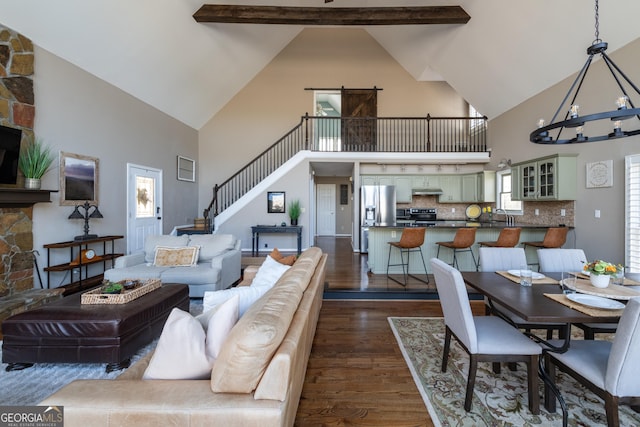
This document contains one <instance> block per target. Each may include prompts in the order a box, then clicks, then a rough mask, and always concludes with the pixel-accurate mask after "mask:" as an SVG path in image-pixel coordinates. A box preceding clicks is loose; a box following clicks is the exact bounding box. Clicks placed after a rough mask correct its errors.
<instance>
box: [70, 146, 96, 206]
mask: <svg viewBox="0 0 640 427" xmlns="http://www.w3.org/2000/svg"><path fill="white" fill-rule="evenodd" d="M98 177H99V161H98V158H97V157H90V156H83V155H80V154H72V153H65V152H63V151H61V152H60V205H61V206H75V205H79V204H82V203H84V202H89V203H90V204H93V205H97V204H98Z"/></svg>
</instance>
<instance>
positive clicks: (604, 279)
mask: <svg viewBox="0 0 640 427" xmlns="http://www.w3.org/2000/svg"><path fill="white" fill-rule="evenodd" d="M583 270H584V271H585V272H588V274H589V280H590V281H591V284H592V285H593V286H595V287H596V288H606V287H607V286H609V280H610V279H611V276H616V275H617V274H618V272H619V271H624V270H623V267H622V266H621V265H617V266H616V265H614V264H611V263H610V262H607V261H602V260H600V259H597V260H595V261H592V262H590V263H588V264H586V265H585V266H584V269H583Z"/></svg>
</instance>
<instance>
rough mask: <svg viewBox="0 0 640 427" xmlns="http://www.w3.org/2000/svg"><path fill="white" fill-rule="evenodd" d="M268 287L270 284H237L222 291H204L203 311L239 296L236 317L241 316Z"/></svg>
mask: <svg viewBox="0 0 640 427" xmlns="http://www.w3.org/2000/svg"><path fill="white" fill-rule="evenodd" d="M269 289H271V287H270V286H237V287H235V288H229V289H224V290H222V291H206V292H205V293H204V297H203V298H202V306H203V307H204V310H205V311H207V310H211V309H212V308H213V307H215V306H217V305H219V304H222V303H223V302H225V301H227V300H229V299H230V298H233V297H234V296H237V297H238V298H239V302H238V317H242V315H243V314H244V313H245V311H247V309H248V308H249V307H251V304H253V303H254V302H256V301H257V300H258V299H260V297H261V296H262V295H264V294H265V293H267V291H268V290H269Z"/></svg>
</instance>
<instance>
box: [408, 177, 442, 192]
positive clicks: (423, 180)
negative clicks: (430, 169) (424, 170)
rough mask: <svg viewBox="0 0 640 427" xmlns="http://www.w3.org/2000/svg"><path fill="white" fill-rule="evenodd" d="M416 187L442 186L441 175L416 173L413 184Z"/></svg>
mask: <svg viewBox="0 0 640 427" xmlns="http://www.w3.org/2000/svg"><path fill="white" fill-rule="evenodd" d="M411 185H412V186H413V188H415V189H424V188H440V177H439V176H433V175H416V176H413V177H412V184H411Z"/></svg>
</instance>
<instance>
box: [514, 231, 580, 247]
mask: <svg viewBox="0 0 640 427" xmlns="http://www.w3.org/2000/svg"><path fill="white" fill-rule="evenodd" d="M568 231H569V228H567V227H549V228H548V229H547V232H546V233H544V238H543V239H542V242H522V244H523V245H524V248H525V249H527V246H533V247H536V248H544V249H550V248H561V247H562V246H563V245H564V244H565V242H566V241H567V232H568Z"/></svg>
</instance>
